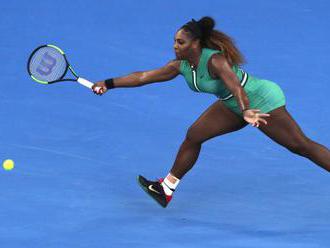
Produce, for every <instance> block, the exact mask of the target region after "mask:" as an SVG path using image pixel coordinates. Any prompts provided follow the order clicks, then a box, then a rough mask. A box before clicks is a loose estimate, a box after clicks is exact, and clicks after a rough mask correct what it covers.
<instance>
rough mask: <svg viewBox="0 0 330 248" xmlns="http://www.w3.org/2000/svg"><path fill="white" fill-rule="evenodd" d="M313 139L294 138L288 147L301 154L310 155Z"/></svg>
mask: <svg viewBox="0 0 330 248" xmlns="http://www.w3.org/2000/svg"><path fill="white" fill-rule="evenodd" d="M312 145H313V141H311V140H310V139H308V138H306V137H304V138H300V139H297V140H293V141H292V143H291V144H290V145H289V146H288V147H287V148H288V149H289V150H290V151H291V152H293V153H296V154H298V155H301V156H304V157H306V156H308V154H309V151H310V150H311V149H312Z"/></svg>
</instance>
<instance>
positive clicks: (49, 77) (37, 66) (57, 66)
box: [27, 45, 98, 90]
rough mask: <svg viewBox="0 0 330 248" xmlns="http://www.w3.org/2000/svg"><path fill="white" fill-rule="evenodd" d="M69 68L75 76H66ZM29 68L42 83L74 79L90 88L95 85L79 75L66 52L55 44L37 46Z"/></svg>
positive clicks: (28, 65) (29, 71) (32, 74)
mask: <svg viewBox="0 0 330 248" xmlns="http://www.w3.org/2000/svg"><path fill="white" fill-rule="evenodd" d="M68 69H69V70H70V71H71V73H72V75H73V77H74V78H73V77H72V78H64V77H65V76H66V75H67V72H68ZM27 70H28V73H29V74H30V76H31V78H32V79H33V80H34V81H36V82H38V83H41V84H53V83H57V82H65V81H73V82H78V83H80V84H81V85H83V86H85V87H87V88H90V89H91V88H92V86H93V83H92V82H90V81H88V80H87V79H84V78H82V77H79V76H78V75H77V73H76V72H75V71H74V70H73V69H72V66H71V65H70V64H69V62H68V60H67V58H66V56H65V54H64V52H63V51H62V50H61V49H60V48H58V47H57V46H54V45H43V46H40V47H37V48H36V49H35V50H34V51H33V52H32V53H31V55H30V57H29V60H28V63H27ZM96 90H98V89H96Z"/></svg>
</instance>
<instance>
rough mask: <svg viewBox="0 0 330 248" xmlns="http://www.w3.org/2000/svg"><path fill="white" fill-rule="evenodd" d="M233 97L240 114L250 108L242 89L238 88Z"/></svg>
mask: <svg viewBox="0 0 330 248" xmlns="http://www.w3.org/2000/svg"><path fill="white" fill-rule="evenodd" d="M233 95H234V97H235V98H236V100H237V103H238V106H239V107H240V109H241V111H242V112H243V111H244V110H246V109H249V108H250V102H249V98H248V96H247V94H246V92H245V91H244V89H243V88H242V87H238V88H237V89H236V90H235V92H234V94H233Z"/></svg>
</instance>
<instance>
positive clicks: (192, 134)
mask: <svg viewBox="0 0 330 248" xmlns="http://www.w3.org/2000/svg"><path fill="white" fill-rule="evenodd" d="M204 140H205V139H203V137H202V135H201V132H199V131H198V130H197V128H195V127H194V126H191V127H190V128H189V129H188V131H187V134H186V138H185V141H186V142H189V143H193V144H202V143H203V142H204Z"/></svg>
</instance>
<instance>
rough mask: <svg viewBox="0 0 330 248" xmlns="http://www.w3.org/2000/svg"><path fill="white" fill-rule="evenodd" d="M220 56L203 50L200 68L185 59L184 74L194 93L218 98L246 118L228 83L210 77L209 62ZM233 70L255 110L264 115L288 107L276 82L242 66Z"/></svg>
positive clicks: (182, 68) (213, 51) (206, 49)
mask: <svg viewBox="0 0 330 248" xmlns="http://www.w3.org/2000/svg"><path fill="white" fill-rule="evenodd" d="M216 53H219V54H221V53H222V51H217V50H212V49H208V48H203V49H202V54H201V57H200V60H199V63H198V66H197V68H193V67H191V66H190V64H189V62H188V61H187V60H182V61H181V64H180V73H181V74H182V75H183V76H184V78H185V80H186V81H187V83H188V86H189V87H190V88H191V89H192V90H193V91H196V92H205V93H210V94H214V95H216V96H217V97H218V98H219V99H220V100H221V101H222V102H223V103H224V104H225V106H227V107H228V108H229V109H230V110H232V111H233V112H235V113H236V114H238V115H240V116H242V112H241V110H240V107H239V105H238V102H237V100H236V98H235V97H233V95H232V94H231V92H230V91H229V90H228V89H227V88H226V86H225V83H224V82H223V81H222V80H221V79H214V78H212V77H211V75H210V74H209V71H208V61H209V59H210V58H211V57H212V55H213V54H216ZM232 70H233V72H234V73H235V74H236V76H237V77H238V79H239V81H240V83H241V85H242V87H243V88H244V91H245V92H246V94H247V96H248V99H249V102H250V108H251V109H260V110H261V112H262V113H268V112H270V111H272V110H274V109H277V108H279V107H281V106H284V105H285V96H284V94H283V91H282V90H281V88H280V87H279V86H278V85H277V84H276V83H274V82H272V81H269V80H264V79H257V78H255V77H252V76H251V75H248V74H247V73H246V72H244V71H243V70H242V69H240V68H239V66H238V65H234V66H233V67H232Z"/></svg>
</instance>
